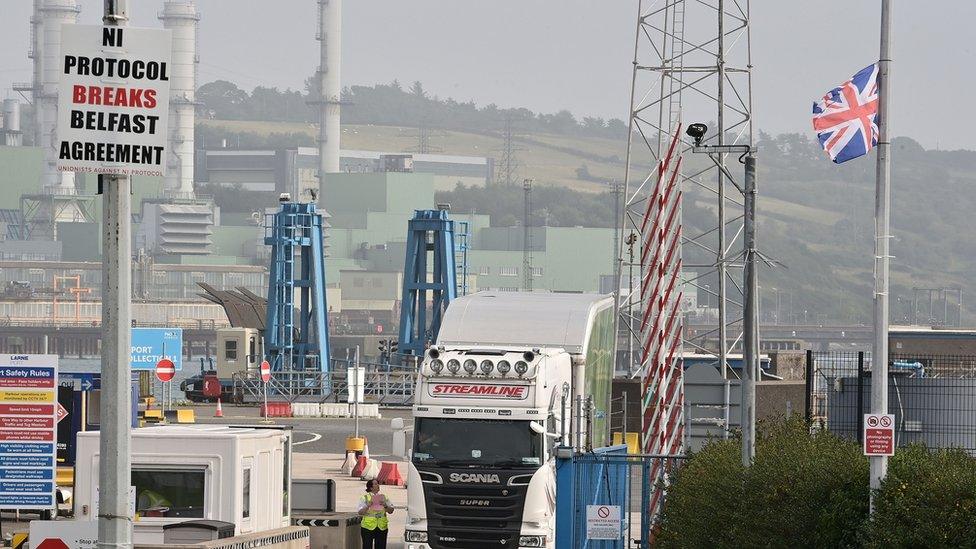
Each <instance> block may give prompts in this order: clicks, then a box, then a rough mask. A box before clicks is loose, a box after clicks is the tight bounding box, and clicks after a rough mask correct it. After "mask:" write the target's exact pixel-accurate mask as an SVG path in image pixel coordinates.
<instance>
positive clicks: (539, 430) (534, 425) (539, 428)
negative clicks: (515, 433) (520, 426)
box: [529, 421, 546, 435]
mask: <svg viewBox="0 0 976 549" xmlns="http://www.w3.org/2000/svg"><path fill="white" fill-rule="evenodd" d="M529 428H530V429H532V432H533V433H536V434H539V435H541V434H544V433H545V432H546V428H545V427H544V426H543V425H542V424H541V423H539V422H538V421H530V422H529Z"/></svg>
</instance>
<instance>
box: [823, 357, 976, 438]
mask: <svg viewBox="0 0 976 549" xmlns="http://www.w3.org/2000/svg"><path fill="white" fill-rule="evenodd" d="M806 368H807V417H808V419H809V420H810V421H811V422H812V424H813V425H814V426H817V427H821V428H826V429H828V430H830V432H832V433H835V434H837V435H840V436H843V437H846V438H850V439H852V440H858V441H859V442H860V441H861V437H862V431H863V418H864V414H865V413H868V412H870V408H871V354H870V353H857V352H812V351H810V352H808V353H807V365H806ZM888 372H889V374H888V377H889V379H888V411H889V413H891V414H894V416H895V427H896V429H895V442H896V444H897V445H899V446H904V445H906V444H911V443H916V442H918V443H923V444H925V445H926V446H929V447H933V448H950V447H954V448H962V449H964V450H966V451H968V452H970V453H972V454H974V455H976V356H957V355H920V354H891V356H890V357H889V361H888Z"/></svg>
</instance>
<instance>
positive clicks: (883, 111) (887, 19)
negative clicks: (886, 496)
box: [870, 0, 891, 510]
mask: <svg viewBox="0 0 976 549" xmlns="http://www.w3.org/2000/svg"><path fill="white" fill-rule="evenodd" d="M890 48H891V0H881V57H880V59H879V60H878V86H879V88H878V89H879V90H880V95H879V99H880V101H879V105H878V166H877V182H876V184H875V237H874V242H875V244H874V249H875V253H874V352H873V357H872V360H871V413H874V414H887V413H888V264H889V259H890V254H889V249H888V248H889V234H888V229H889V224H890V223H889V209H890V205H891V186H890V183H891V174H890V168H891V159H890V157H889V156H888V153H889V149H890V141H889V139H890V138H889V136H888V112H889V111H888V101H889V99H890V98H891V53H890ZM870 463H871V490H872V491H871V509H872V510H873V509H874V490H877V489H878V488H880V487H881V481H882V480H883V479H884V477H885V474H886V473H887V471H888V458H887V456H872V457H871V458H870Z"/></svg>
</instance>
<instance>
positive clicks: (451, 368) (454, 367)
mask: <svg viewBox="0 0 976 549" xmlns="http://www.w3.org/2000/svg"><path fill="white" fill-rule="evenodd" d="M460 369H461V363H460V362H458V361H457V359H455V358H452V359H451V360H448V361H447V371H448V372H451V373H452V374H456V373H458V370H460Z"/></svg>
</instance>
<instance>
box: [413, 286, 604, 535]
mask: <svg viewBox="0 0 976 549" xmlns="http://www.w3.org/2000/svg"><path fill="white" fill-rule="evenodd" d="M540 296H542V297H540ZM611 306H612V300H610V298H608V297H607V296H595V295H592V294H591V295H587V294H568V295H566V294H498V293H493V292H481V293H478V294H474V295H472V296H466V297H463V298H459V299H457V300H455V302H454V303H452V304H451V306H450V307H449V308H448V311H447V313H446V315H445V320H444V323H443V324H442V327H441V336H440V337H439V339H438V342H437V344H436V345H435V346H434V347H432V348H431V349H430V350H429V351H428V353H427V355H426V356H425V359H424V362H423V364H422V365H421V370H420V375H419V377H418V384H417V388H416V391H415V393H414V407H413V414H414V440H413V451H412V456H411V461H410V463H409V464H408V467H407V469H408V473H407V510H408V517H407V525H406V532H405V541H406V547H407V548H408V549H479V548H489V547H491V548H496V549H497V548H501V549H513V548H529V547H532V548H536V547H554V544H555V540H554V532H555V511H556V479H555V459H554V455H553V452H554V449H555V448H556V446H559V445H564V444H565V445H576V446H580V445H582V444H584V441H585V440H589V439H591V438H594V439H600V440H599V442H598V443H599V444H602V443H603V442H604V439H605V438H606V437H605V436H603V434H602V431H603V430H605V427H604V424H597V423H595V422H593V421H592V420H586V421H584V420H581V418H579V417H575V416H574V413H573V410H574V407H573V402H574V399H576V397H585V396H587V395H594V396H596V398H594V399H593V402H594V403H595V407H596V408H601V407H602V409H603V410H605V409H606V406H608V405H609V400H608V399H609V379H610V376H611V375H612V374H611V372H612V362H611V361H610V360H609V354H606V355H603V352H604V351H603V350H599V352H596V353H595V354H592V355H591V356H592V357H599V358H597V359H596V360H593V361H592V362H591V363H589V364H588V363H587V360H586V357H587V356H588V354H587V351H588V350H597V349H596V348H595V347H593V346H592V345H590V344H595V343H597V342H598V340H599V341H602V339H603V337H602V336H599V334H598V333H597V330H594V329H593V328H594V326H602V324H607V326H610V327H611V329H612V316H610V315H612V314H613V311H612V308H611ZM567 309H568V310H567ZM577 313H579V314H577ZM469 314H472V315H475V316H472V317H468V318H469V319H470V318H477V319H478V325H479V329H478V335H477V336H476V337H475V334H465V329H464V328H465V327H464V326H463V324H464V320H463V319H464V317H466V316H467V315H469ZM512 314H515V315H516V316H514V317H513V316H512ZM486 315H487V316H486ZM607 317H609V318H607ZM542 319H547V320H548V323H547V322H539V321H541V320H542ZM513 320H518V321H517V322H513ZM607 320H609V322H606V321H607ZM485 322H489V324H494V325H496V326H501V328H500V329H498V330H494V331H493V330H491V329H484V327H485ZM496 323H497V324H496ZM469 324H470V323H469ZM526 324H528V325H526ZM547 326H550V327H553V328H555V330H548V329H547ZM533 327H534V330H533V329H532V328H533ZM513 331H514V332H513ZM515 333H519V334H521V339H519V338H518V337H515V335H514V334H515ZM593 336H599V337H597V338H596V339H594V338H593ZM454 338H460V339H462V341H454V340H453V339H454ZM476 338H477V339H482V341H475V340H474V339H476ZM532 338H537V341H539V342H540V344H539V345H532V344H531V343H530V342H531V341H532ZM600 345H602V343H600ZM591 366H592V367H591ZM604 378H605V379H604ZM604 393H605V397H604ZM594 417H595V416H594ZM597 429H599V430H600V431H599V432H598V431H597ZM594 435H596V436H595V437H594Z"/></svg>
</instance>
